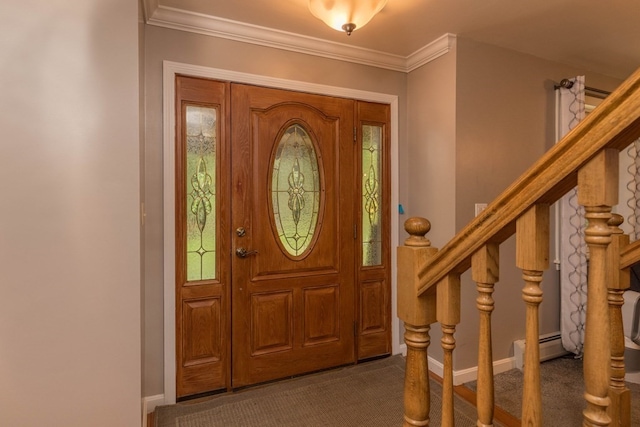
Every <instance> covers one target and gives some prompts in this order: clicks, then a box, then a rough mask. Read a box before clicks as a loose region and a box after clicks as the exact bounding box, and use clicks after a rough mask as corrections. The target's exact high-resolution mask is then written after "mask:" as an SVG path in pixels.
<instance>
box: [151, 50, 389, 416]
mask: <svg viewBox="0 0 640 427" xmlns="http://www.w3.org/2000/svg"><path fill="white" fill-rule="evenodd" d="M176 74H182V75H188V76H194V77H204V78H213V79H218V80H226V81H231V82H237V83H248V84H254V85H260V86H267V87H273V88H278V89H286V90H293V91H300V92H309V93H317V94H321V95H331V96H339V97H345V98H351V99H357V100H361V101H371V102H380V103H385V104H390V105H391V150H390V151H391V159H390V160H391V330H392V332H391V335H392V336H391V342H392V349H391V351H392V353H393V354H397V353H400V323H399V320H398V316H397V313H396V294H397V292H396V288H397V285H396V251H395V248H396V247H397V246H398V234H399V232H398V221H399V215H398V209H397V208H395V209H394V207H397V206H398V96H397V95H389V94H384V93H377V92H367V91H361V90H355V89H348V88H341V87H335V86H326V85H320V84H315V83H307V82H301V81H296V80H286V79H278V78H273V77H265V76H259V75H256V74H247V73H240V72H237V71H229V70H222V69H217V68H209V67H202V66H198V65H189V64H181V63H178V62H172V61H164V62H163V83H162V94H163V106H162V109H163V117H164V123H163V154H164V155H163V173H164V179H163V195H164V203H163V214H164V399H165V404H173V403H175V402H176V352H175V348H176V330H175V312H176V311H175V304H176V301H175V277H176V276H175V194H174V193H175V191H174V189H175V151H174V150H175V144H174V138H175V135H174V132H175V125H176V117H175V108H174V103H175V77H176Z"/></svg>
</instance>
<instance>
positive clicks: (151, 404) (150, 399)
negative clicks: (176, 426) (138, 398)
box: [142, 394, 165, 427]
mask: <svg viewBox="0 0 640 427" xmlns="http://www.w3.org/2000/svg"><path fill="white" fill-rule="evenodd" d="M164 404H165V401H164V394H156V395H155V396H145V397H143V398H142V427H147V414H149V413H151V412H153V411H155V410H156V406H160V405H164Z"/></svg>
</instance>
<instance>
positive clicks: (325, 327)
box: [231, 85, 355, 387]
mask: <svg viewBox="0 0 640 427" xmlns="http://www.w3.org/2000/svg"><path fill="white" fill-rule="evenodd" d="M231 104H232V106H233V107H232V108H233V123H232V134H233V139H234V152H233V160H232V170H233V174H232V188H233V192H232V193H233V196H232V217H233V220H232V222H233V227H234V228H236V230H240V231H236V232H235V233H234V235H233V237H232V239H233V247H234V251H235V255H234V256H233V261H232V275H233V279H232V282H233V287H232V290H231V292H232V319H233V320H232V322H233V332H232V347H233V362H232V363H233V381H232V384H233V387H241V386H244V385H247V384H253V383H258V382H263V381H268V380H272V379H275V378H283V377H287V376H291V375H297V374H301V373H305V372H310V371H314V370H318V369H323V368H328V367H331V366H338V365H342V364H347V363H352V362H354V361H355V347H354V295H355V278H354V274H355V269H354V263H353V259H354V246H355V240H354V228H353V226H354V207H355V200H354V197H353V192H354V189H355V183H354V179H355V173H354V168H353V165H354V160H355V152H354V151H355V144H354V136H353V123H354V122H353V115H354V102H353V101H351V100H346V99H339V98H330V97H323V96H316V95H308V94H301V93H291V92H284V91H279V90H273V89H266V88H259V87H252V86H244V85H232V99H231ZM243 250H246V251H247V254H246V255H244V253H243Z"/></svg>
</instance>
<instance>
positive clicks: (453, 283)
mask: <svg viewBox="0 0 640 427" xmlns="http://www.w3.org/2000/svg"><path fill="white" fill-rule="evenodd" d="M436 311H437V320H438V322H440V324H441V325H442V339H441V343H442V349H443V350H444V368H443V376H442V424H441V425H442V427H454V425H455V422H454V421H455V420H454V417H453V349H454V348H455V347H456V340H455V338H454V337H453V334H454V333H455V331H456V325H457V324H458V323H460V275H458V274H449V275H448V276H447V277H445V278H444V279H442V280H441V281H440V282H439V283H438V299H437V310H436Z"/></svg>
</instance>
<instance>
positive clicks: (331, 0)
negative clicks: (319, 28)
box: [309, 0, 387, 34]
mask: <svg viewBox="0 0 640 427" xmlns="http://www.w3.org/2000/svg"><path fill="white" fill-rule="evenodd" d="M386 4H387V0H309V10H310V11H311V13H313V15H314V16H315V17H316V18H318V19H321V20H322V21H324V23H325V24H327V25H328V26H330V27H331V28H334V29H336V30H338V31H346V32H347V34H350V33H351V31H353V30H354V29H359V28H362V27H364V26H365V25H366V24H367V22H369V21H371V18H373V17H374V15H375V14H376V13H378V12H380V11H381V10H382V8H383V7H384V6H385V5H386ZM349 24H351V25H352V27H351V28H350V29H347V28H348V27H345V26H346V25H349Z"/></svg>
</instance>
